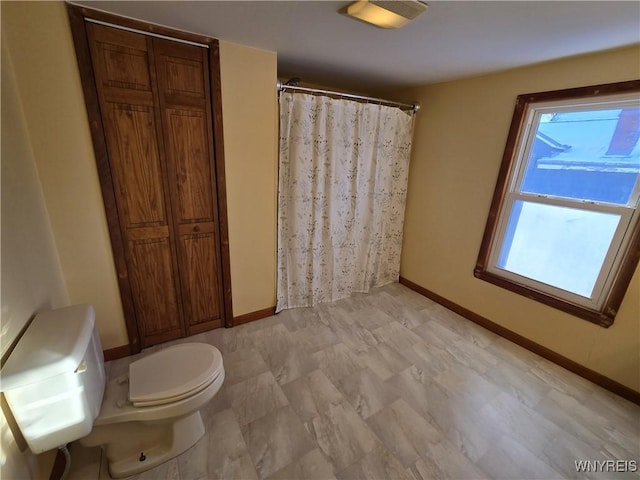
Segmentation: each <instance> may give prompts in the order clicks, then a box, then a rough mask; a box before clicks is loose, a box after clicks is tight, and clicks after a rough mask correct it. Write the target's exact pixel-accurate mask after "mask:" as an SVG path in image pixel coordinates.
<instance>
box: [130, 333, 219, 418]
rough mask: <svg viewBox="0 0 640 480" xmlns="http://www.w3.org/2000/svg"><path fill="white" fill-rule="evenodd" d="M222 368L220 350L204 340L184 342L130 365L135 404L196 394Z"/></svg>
mask: <svg viewBox="0 0 640 480" xmlns="http://www.w3.org/2000/svg"><path fill="white" fill-rule="evenodd" d="M222 371H223V364H222V355H221V354H220V351H219V350H218V349H217V348H216V347H214V346H212V345H209V344H206V343H183V344H179V345H174V346H172V347H169V348H166V349H164V350H160V351H159V352H156V353H152V354H151V355H148V356H146V357H144V358H141V359H140V360H137V361H135V362H132V363H131V364H130V365H129V401H130V402H131V404H132V405H133V406H134V407H150V406H156V405H164V404H167V403H172V402H176V401H179V400H181V399H184V398H187V397H190V396H192V395H195V394H197V393H198V392H200V391H201V390H203V389H205V388H207V386H209V385H210V384H211V383H212V382H213V381H214V380H215V379H216V378H217V377H218V376H219V375H220V373H221V372H222Z"/></svg>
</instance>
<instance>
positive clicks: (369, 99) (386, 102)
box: [276, 80, 420, 113]
mask: <svg viewBox="0 0 640 480" xmlns="http://www.w3.org/2000/svg"><path fill="white" fill-rule="evenodd" d="M276 87H277V89H278V91H280V92H282V91H284V90H295V91H298V92H309V93H326V94H329V95H336V96H338V97H343V98H353V99H355V100H365V101H367V102H372V103H380V104H384V105H387V106H391V107H399V108H403V109H408V110H411V112H412V113H417V112H418V110H420V104H419V103H417V102H416V103H400V102H392V101H391V100H385V99H383V98H375V97H367V96H364V95H354V94H352V93H343V92H335V91H331V90H320V89H318V88H308V87H296V86H294V85H285V84H283V83H282V81H280V80H278V82H277V83H276Z"/></svg>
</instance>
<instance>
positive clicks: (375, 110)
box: [276, 92, 413, 312]
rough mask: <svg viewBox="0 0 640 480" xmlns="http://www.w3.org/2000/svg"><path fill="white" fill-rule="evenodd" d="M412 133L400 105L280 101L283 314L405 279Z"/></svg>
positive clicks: (285, 96)
mask: <svg viewBox="0 0 640 480" xmlns="http://www.w3.org/2000/svg"><path fill="white" fill-rule="evenodd" d="M412 127H413V118H412V115H411V114H409V113H405V112H403V111H402V110H400V109H399V108H396V107H387V106H382V105H377V104H368V103H359V102H354V101H351V100H344V99H333V98H329V97H324V96H316V95H307V94H301V93H289V92H283V93H282V94H281V96H280V168H279V184H278V259H277V260H278V271H277V306H276V311H278V312H279V311H281V310H283V309H287V308H294V307H305V306H313V305H316V304H318V303H322V302H330V301H334V300H338V299H341V298H345V297H348V296H349V295H351V294H352V293H354V292H362V293H366V292H368V291H369V289H370V288H372V287H378V286H382V285H385V284H387V283H391V282H395V281H397V280H398V274H399V270H400V250H401V246H402V226H403V222H404V209H405V201H406V194H407V175H408V170H409V155H410V150H411V134H412Z"/></svg>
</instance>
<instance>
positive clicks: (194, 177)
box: [86, 23, 223, 347]
mask: <svg viewBox="0 0 640 480" xmlns="http://www.w3.org/2000/svg"><path fill="white" fill-rule="evenodd" d="M86 31H87V36H88V43H89V49H90V55H91V64H92V66H93V74H94V78H95V87H96V91H97V94H98V99H99V107H100V113H101V118H102V124H103V129H104V137H105V140H106V148H107V152H108V161H109V169H110V174H111V180H112V184H113V193H114V198H115V204H116V208H117V213H118V219H119V229H120V234H121V237H122V243H123V245H124V256H125V262H126V267H127V272H128V280H129V283H130V287H131V293H132V300H133V307H134V310H135V318H136V323H137V327H138V333H139V336H140V340H141V344H142V345H141V346H142V347H145V346H149V345H153V344H156V343H160V342H164V341H167V340H171V339H174V338H179V337H184V336H186V335H191V334H194V333H198V332H202V331H205V330H209V329H212V328H216V327H219V326H221V325H222V323H223V322H222V321H223V286H222V269H221V253H220V252H221V250H220V238H219V218H218V202H217V198H218V195H217V191H216V177H215V175H216V172H215V169H214V161H215V159H214V151H213V146H214V139H213V126H212V114H211V98H210V95H211V89H210V83H209V82H210V79H209V66H208V61H209V60H208V52H207V50H206V48H202V47H199V46H196V45H188V44H185V43H179V42H175V41H171V40H165V39H162V38H157V37H153V36H149V35H144V34H142V33H134V32H131V31H125V30H121V29H117V28H113V27H108V26H103V25H97V24H93V23H87V24H86Z"/></svg>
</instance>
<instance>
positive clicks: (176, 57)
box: [153, 38, 222, 333]
mask: <svg viewBox="0 0 640 480" xmlns="http://www.w3.org/2000/svg"><path fill="white" fill-rule="evenodd" d="M153 48H154V52H155V61H156V70H157V72H158V77H157V78H158V94H159V100H160V108H161V111H162V120H163V126H164V142H165V151H166V159H167V171H168V175H169V187H170V194H171V204H172V212H173V222H174V229H175V232H176V234H177V243H178V256H179V262H178V264H179V268H180V278H181V286H182V297H183V301H184V314H185V317H184V318H185V327H186V328H187V331H188V332H189V333H195V332H198V331H202V330H205V329H208V328H214V327H216V326H220V325H221V324H222V310H221V305H222V288H221V286H222V279H221V270H220V268H219V266H220V264H221V261H220V245H219V232H218V228H217V227H218V226H217V218H216V217H217V215H216V212H217V208H218V206H217V193H216V187H215V185H216V179H215V174H214V169H213V165H214V159H213V138H212V126H211V104H210V92H209V90H208V88H205V86H206V85H209V77H208V60H207V56H206V52H205V51H204V49H201V48H198V47H192V46H189V45H184V44H178V43H175V42H170V41H166V40H161V39H157V38H154V40H153Z"/></svg>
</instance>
